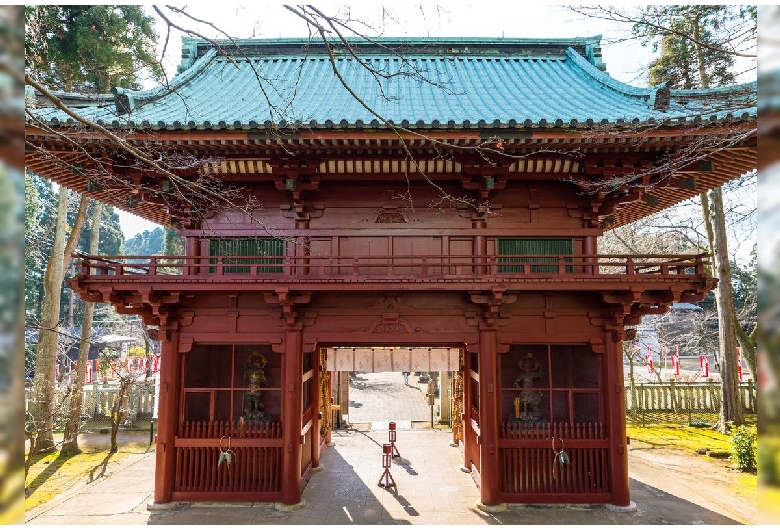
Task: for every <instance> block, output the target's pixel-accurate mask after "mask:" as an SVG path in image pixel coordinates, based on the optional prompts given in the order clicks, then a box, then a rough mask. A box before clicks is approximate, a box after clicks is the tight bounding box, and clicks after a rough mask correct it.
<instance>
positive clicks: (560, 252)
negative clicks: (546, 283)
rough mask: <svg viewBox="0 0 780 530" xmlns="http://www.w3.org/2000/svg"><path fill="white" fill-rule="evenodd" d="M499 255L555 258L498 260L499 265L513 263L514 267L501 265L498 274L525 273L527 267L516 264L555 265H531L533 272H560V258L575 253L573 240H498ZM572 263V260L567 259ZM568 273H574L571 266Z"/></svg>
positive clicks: (567, 269) (567, 270)
mask: <svg viewBox="0 0 780 530" xmlns="http://www.w3.org/2000/svg"><path fill="white" fill-rule="evenodd" d="M497 247H498V255H499V256H506V255H536V256H540V255H541V256H544V255H550V256H555V257H550V258H543V257H536V258H498V263H512V264H513V265H499V267H498V272H525V265H514V264H515V263H518V264H520V263H555V264H556V265H531V272H542V273H544V272H550V273H555V272H558V266H557V263H558V256H565V255H567V254H568V255H570V254H572V253H573V248H574V242H573V241H572V240H571V239H530V238H518V239H503V238H502V239H498V241H497ZM566 261H569V262H570V261H571V259H566ZM566 272H573V268H572V267H571V266H567V267H566Z"/></svg>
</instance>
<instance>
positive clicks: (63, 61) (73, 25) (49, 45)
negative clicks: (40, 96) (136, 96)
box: [25, 5, 162, 93]
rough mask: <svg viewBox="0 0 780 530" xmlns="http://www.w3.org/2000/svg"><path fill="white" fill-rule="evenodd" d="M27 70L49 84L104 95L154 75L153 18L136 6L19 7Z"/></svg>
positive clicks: (156, 65)
mask: <svg viewBox="0 0 780 530" xmlns="http://www.w3.org/2000/svg"><path fill="white" fill-rule="evenodd" d="M25 28H26V30H25V36H26V38H25V48H26V49H25V59H26V66H27V68H28V70H31V71H33V72H34V74H35V76H36V77H37V78H38V79H39V80H40V81H42V82H43V83H44V84H46V85H48V86H49V87H50V88H55V89H60V90H66V91H77V92H97V93H106V92H108V91H109V90H110V89H111V87H113V86H118V87H123V88H135V89H137V88H140V85H139V82H138V80H139V77H140V75H141V74H142V72H143V71H147V72H149V74H150V75H151V76H152V77H154V78H156V79H159V77H160V76H161V73H162V69H161V67H160V65H159V63H158V62H157V59H156V58H155V51H156V50H155V48H156V44H157V34H156V32H155V30H154V18H152V17H150V16H148V15H146V13H145V12H144V9H143V7H142V6H132V5H35V6H27V7H26V8H25Z"/></svg>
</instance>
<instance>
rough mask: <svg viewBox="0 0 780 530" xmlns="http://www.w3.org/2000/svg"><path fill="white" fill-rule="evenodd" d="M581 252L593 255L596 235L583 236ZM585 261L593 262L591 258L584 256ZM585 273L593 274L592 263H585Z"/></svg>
mask: <svg viewBox="0 0 780 530" xmlns="http://www.w3.org/2000/svg"><path fill="white" fill-rule="evenodd" d="M582 253H583V254H585V255H588V256H589V255H593V254H595V253H596V236H585V240H584V241H583V242H582ZM585 262H586V263H593V258H591V257H588V258H585ZM583 272H584V273H585V274H593V265H585V267H584V271H583Z"/></svg>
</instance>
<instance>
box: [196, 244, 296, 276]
mask: <svg viewBox="0 0 780 530" xmlns="http://www.w3.org/2000/svg"><path fill="white" fill-rule="evenodd" d="M209 255H210V256H223V257H224V259H223V263H225V264H230V263H237V264H238V263H240V264H241V266H236V267H225V272H226V273H244V274H247V273H249V272H251V271H253V270H255V269H256V270H257V272H260V273H263V272H277V273H281V272H283V268H282V267H274V266H273V264H277V263H278V264H281V263H283V262H284V260H283V258H279V259H246V258H244V259H234V260H231V259H230V256H284V241H282V240H281V239H273V238H270V237H257V238H243V237H226V238H215V239H211V240H210V241H209ZM211 263H216V260H215V259H212V260H211ZM252 265H265V266H262V267H252ZM211 272H216V267H212V268H211Z"/></svg>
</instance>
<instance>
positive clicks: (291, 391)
mask: <svg viewBox="0 0 780 530" xmlns="http://www.w3.org/2000/svg"><path fill="white" fill-rule="evenodd" d="M301 347H302V336H301V332H300V330H287V331H285V333H284V354H283V358H282V425H284V430H283V433H282V441H283V444H284V445H283V447H282V451H283V453H282V463H281V469H282V480H283V482H282V496H281V501H282V502H283V503H284V504H297V503H299V502H300V501H301V452H302V448H301V409H300V407H301V373H302V372H301V370H302V364H301V355H302V352H301Z"/></svg>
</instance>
